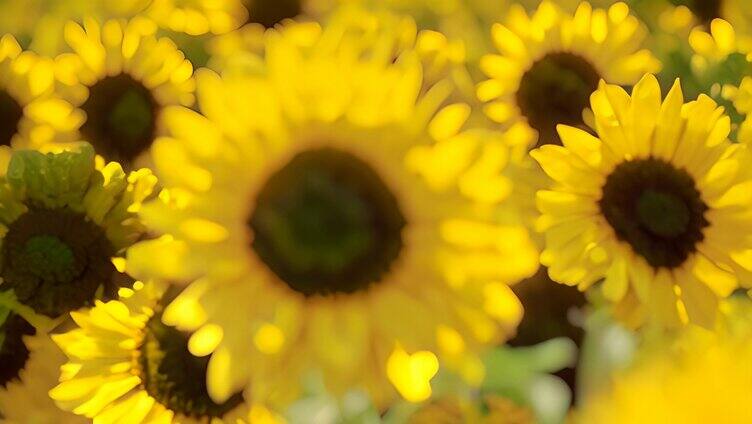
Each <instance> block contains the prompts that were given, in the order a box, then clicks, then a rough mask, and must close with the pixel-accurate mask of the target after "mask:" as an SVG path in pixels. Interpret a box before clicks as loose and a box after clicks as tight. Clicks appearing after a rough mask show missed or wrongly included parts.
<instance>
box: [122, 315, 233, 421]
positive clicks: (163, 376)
mask: <svg viewBox="0 0 752 424" xmlns="http://www.w3.org/2000/svg"><path fill="white" fill-rule="evenodd" d="M136 360H137V362H138V369H140V373H141V380H142V382H143V383H142V384H143V386H144V390H146V392H147V393H149V395H151V396H152V397H153V398H154V399H156V400H157V401H158V402H160V403H161V404H162V405H164V406H166V407H167V408H169V409H170V410H172V411H175V412H177V413H179V414H182V415H185V416H187V417H191V418H195V419H207V422H208V421H209V420H208V419H210V418H221V417H222V416H224V415H225V414H227V413H228V412H230V411H232V410H233V409H235V407H237V406H238V405H240V404H241V403H242V402H243V397H242V394H241V393H236V394H235V395H233V396H232V397H230V399H228V400H227V401H226V402H224V403H223V404H221V405H217V404H216V403H214V402H213V401H212V400H211V398H210V397H209V394H208V393H207V389H206V369H207V366H208V363H209V357H203V358H198V357H195V356H193V355H192V354H191V353H190V352H189V351H188V336H187V335H186V334H184V333H182V332H180V331H178V330H176V329H175V328H173V327H169V326H166V325H164V324H163V323H162V315H161V313H158V314H155V315H154V316H153V317H152V318H151V319H150V320H149V322H148V323H147V325H146V327H145V332H144V340H143V343H142V344H141V347H140V349H139V350H138V352H137V359H136Z"/></svg>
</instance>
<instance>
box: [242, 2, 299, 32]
mask: <svg viewBox="0 0 752 424" xmlns="http://www.w3.org/2000/svg"><path fill="white" fill-rule="evenodd" d="M245 3H246V7H247V8H248V23H257V24H261V25H263V26H264V27H266V28H272V27H273V26H274V25H277V24H278V23H280V22H282V21H283V20H285V19H292V18H294V17H296V16H298V15H300V14H301V13H302V12H303V7H302V5H301V0H245Z"/></svg>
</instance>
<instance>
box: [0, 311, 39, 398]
mask: <svg viewBox="0 0 752 424" xmlns="http://www.w3.org/2000/svg"><path fill="white" fill-rule="evenodd" d="M0 332H1V333H2V335H3V337H0V339H2V342H0V343H1V344H0V387H5V386H6V385H7V384H8V383H9V382H11V381H13V380H17V379H18V378H19V377H20V373H21V370H23V369H24V367H25V366H26V362H27V361H28V360H29V349H28V348H27V347H26V344H24V341H23V336H32V335H34V333H35V330H34V327H32V326H31V325H30V324H29V323H27V322H26V321H25V320H24V319H23V318H21V317H20V316H18V315H15V314H11V315H9V316H8V317H7V319H6V320H5V322H4V323H3V324H2V325H0Z"/></svg>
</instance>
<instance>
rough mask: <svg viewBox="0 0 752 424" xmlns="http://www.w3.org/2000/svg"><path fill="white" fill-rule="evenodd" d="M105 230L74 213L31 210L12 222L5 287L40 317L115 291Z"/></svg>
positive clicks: (6, 245) (4, 264) (7, 237)
mask: <svg viewBox="0 0 752 424" xmlns="http://www.w3.org/2000/svg"><path fill="white" fill-rule="evenodd" d="M114 253H115V252H114V249H113V247H112V244H111V243H110V241H109V240H108V239H107V237H106V235H105V233H104V231H103V230H102V228H101V227H99V226H98V225H96V224H94V223H93V222H91V221H89V220H88V219H87V218H86V217H85V216H84V215H82V214H80V213H78V212H74V211H71V210H69V209H53V210H50V209H31V210H29V211H28V212H26V213H24V214H23V215H21V216H20V217H19V218H18V219H17V220H16V221H14V222H13V223H12V224H10V226H9V228H8V233H7V234H6V235H5V240H4V241H3V245H2V254H1V258H0V259H1V260H2V271H0V275H1V276H2V278H3V286H5V287H8V288H9V289H13V290H14V292H15V294H16V296H17V297H18V299H19V300H20V301H21V302H22V303H24V304H25V305H28V306H30V307H32V308H33V309H34V310H35V311H36V312H37V313H40V314H44V315H47V316H50V317H57V316H60V315H62V314H66V313H68V312H70V311H72V310H75V309H78V308H80V307H82V306H85V305H90V304H91V303H92V302H93V300H94V297H95V293H96V292H97V290H98V289H99V288H100V287H102V286H104V287H105V289H106V290H109V291H112V287H108V286H109V285H111V284H113V282H114V281H115V279H116V276H117V275H118V274H119V273H118V272H117V271H116V270H115V267H114V266H113V264H112V261H111V258H112V255H113V254H114Z"/></svg>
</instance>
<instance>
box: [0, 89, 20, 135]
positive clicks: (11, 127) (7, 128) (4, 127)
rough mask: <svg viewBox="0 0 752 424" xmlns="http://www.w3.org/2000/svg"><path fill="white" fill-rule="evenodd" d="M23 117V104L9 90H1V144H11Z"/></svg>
mask: <svg viewBox="0 0 752 424" xmlns="http://www.w3.org/2000/svg"><path fill="white" fill-rule="evenodd" d="M22 117H23V108H22V107H21V105H19V104H18V102H17V101H16V99H14V98H13V97H12V96H11V95H10V94H8V92H7V91H5V90H0V145H3V146H10V142H11V140H12V139H13V135H14V134H16V133H17V132H18V123H19V122H20V121H21V118H22Z"/></svg>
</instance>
